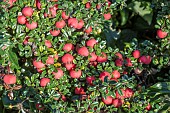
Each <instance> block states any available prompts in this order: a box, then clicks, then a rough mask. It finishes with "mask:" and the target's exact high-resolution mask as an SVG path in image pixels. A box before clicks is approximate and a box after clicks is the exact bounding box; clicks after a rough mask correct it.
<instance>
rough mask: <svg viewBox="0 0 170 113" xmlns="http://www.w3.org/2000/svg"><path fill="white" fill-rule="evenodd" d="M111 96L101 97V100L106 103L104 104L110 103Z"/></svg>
mask: <svg viewBox="0 0 170 113" xmlns="http://www.w3.org/2000/svg"><path fill="white" fill-rule="evenodd" d="M112 100H113V98H112V96H107V97H106V99H104V98H102V101H103V102H104V103H105V104H106V105H110V104H112Z"/></svg>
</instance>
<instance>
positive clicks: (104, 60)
mask: <svg viewBox="0 0 170 113" xmlns="http://www.w3.org/2000/svg"><path fill="white" fill-rule="evenodd" d="M106 61H107V55H106V53H104V52H102V55H101V56H97V62H100V63H102V62H106Z"/></svg>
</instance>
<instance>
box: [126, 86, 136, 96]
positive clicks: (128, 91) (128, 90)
mask: <svg viewBox="0 0 170 113" xmlns="http://www.w3.org/2000/svg"><path fill="white" fill-rule="evenodd" d="M133 94H134V92H133V90H132V89H131V88H126V89H125V97H126V98H131V97H132V96H133Z"/></svg>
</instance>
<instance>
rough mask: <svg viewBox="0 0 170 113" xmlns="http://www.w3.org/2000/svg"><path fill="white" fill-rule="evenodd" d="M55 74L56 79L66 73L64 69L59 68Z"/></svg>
mask: <svg viewBox="0 0 170 113" xmlns="http://www.w3.org/2000/svg"><path fill="white" fill-rule="evenodd" d="M53 75H54V78H55V79H60V78H61V77H62V76H63V75H64V73H63V70H62V69H60V68H57V72H53Z"/></svg>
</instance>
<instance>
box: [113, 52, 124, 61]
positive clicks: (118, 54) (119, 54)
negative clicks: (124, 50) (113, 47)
mask: <svg viewBox="0 0 170 113" xmlns="http://www.w3.org/2000/svg"><path fill="white" fill-rule="evenodd" d="M115 55H116V56H117V57H118V58H119V59H122V60H123V56H122V54H121V53H119V52H117V53H115Z"/></svg>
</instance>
